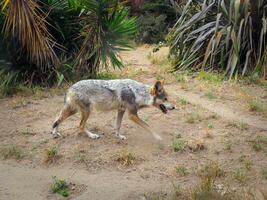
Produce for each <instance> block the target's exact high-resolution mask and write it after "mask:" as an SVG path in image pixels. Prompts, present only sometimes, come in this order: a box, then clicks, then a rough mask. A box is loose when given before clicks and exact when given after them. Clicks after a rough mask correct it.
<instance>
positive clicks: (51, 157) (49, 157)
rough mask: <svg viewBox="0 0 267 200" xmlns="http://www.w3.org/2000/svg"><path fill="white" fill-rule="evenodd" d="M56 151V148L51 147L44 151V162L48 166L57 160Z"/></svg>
mask: <svg viewBox="0 0 267 200" xmlns="http://www.w3.org/2000/svg"><path fill="white" fill-rule="evenodd" d="M58 156H59V155H58V150H57V148H56V147H52V148H50V149H47V150H46V158H45V162H46V163H48V164H52V163H55V162H56V161H57V159H58Z"/></svg>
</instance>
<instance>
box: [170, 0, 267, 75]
mask: <svg viewBox="0 0 267 200" xmlns="http://www.w3.org/2000/svg"><path fill="white" fill-rule="evenodd" d="M206 2H207V1H192V0H190V1H188V2H187V4H186V5H185V6H184V8H183V12H182V15H181V17H180V18H179V19H178V21H177V22H176V24H175V26H174V27H173V30H172V31H171V32H170V34H169V36H168V41H169V42H170V45H171V54H172V55H174V56H175V57H176V63H175V70H179V69H188V68H190V69H193V70H200V69H204V70H210V69H212V70H218V71H225V72H226V75H227V76H228V77H229V78H232V77H233V76H237V75H238V74H241V75H246V74H249V73H252V72H253V73H257V74H258V75H262V76H264V77H266V67H265V65H264V63H265V60H266V56H267V51H266V31H267V20H266V16H265V13H266V11H267V8H266V6H265V5H266V4H267V2H266V1H262V0H256V1H253V0H251V1H248V0H247V1H236V0H230V1H224V0H211V1H208V2H209V3H206Z"/></svg>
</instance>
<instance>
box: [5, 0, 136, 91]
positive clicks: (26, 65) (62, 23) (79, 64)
mask: <svg viewBox="0 0 267 200" xmlns="http://www.w3.org/2000/svg"><path fill="white" fill-rule="evenodd" d="M0 25H2V27H3V32H2V33H3V35H2V34H0V45H1V49H6V51H5V52H2V53H1V51H0V53H1V54H2V57H4V59H5V60H7V61H9V62H10V63H11V65H9V64H8V65H6V64H3V65H1V63H0V65H1V66H0V77H1V80H0V85H1V86H8V87H7V88H9V87H11V85H12V84H19V83H23V84H29V85H32V84H40V83H41V84H43V85H49V84H53V83H55V82H56V81H58V82H62V79H64V78H66V76H68V77H69V78H71V77H72V78H73V77H79V78H80V79H81V78H88V77H94V76H95V75H96V73H97V72H98V70H99V67H100V66H101V64H103V66H106V67H107V66H109V65H111V66H113V67H119V68H121V67H123V63H122V60H121V59H120V57H119V51H121V50H127V49H129V48H130V45H129V43H128V40H127V39H128V38H129V37H131V36H133V35H134V33H135V31H136V22H135V18H131V17H128V10H127V9H126V8H124V7H123V6H122V5H121V4H120V3H119V1H118V0H112V1H108V0H27V1H21V0H0ZM0 61H1V55H0ZM10 74H13V75H12V76H11V75H10ZM81 75H82V76H81ZM4 77H6V78H7V79H8V81H4V79H5V78H4ZM11 79H14V80H13V81H12V80H11Z"/></svg>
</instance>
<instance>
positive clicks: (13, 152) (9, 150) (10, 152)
mask: <svg viewBox="0 0 267 200" xmlns="http://www.w3.org/2000/svg"><path fill="white" fill-rule="evenodd" d="M0 154H1V156H2V157H3V158H4V159H10V158H14V159H16V160H20V159H21V158H23V157H24V153H23V151H22V149H21V148H20V147H18V146H15V145H14V146H13V145H12V146H8V147H5V148H3V149H1V151H0Z"/></svg>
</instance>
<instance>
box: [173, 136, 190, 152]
mask: <svg viewBox="0 0 267 200" xmlns="http://www.w3.org/2000/svg"><path fill="white" fill-rule="evenodd" d="M187 145H188V142H187V141H185V140H183V139H180V138H175V139H174V140H173V142H172V148H173V150H174V151H175V152H184V151H185V150H186V148H187Z"/></svg>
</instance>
